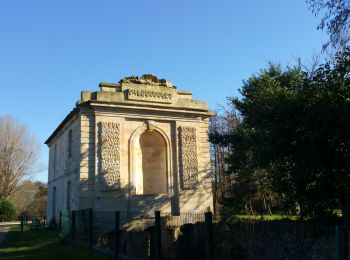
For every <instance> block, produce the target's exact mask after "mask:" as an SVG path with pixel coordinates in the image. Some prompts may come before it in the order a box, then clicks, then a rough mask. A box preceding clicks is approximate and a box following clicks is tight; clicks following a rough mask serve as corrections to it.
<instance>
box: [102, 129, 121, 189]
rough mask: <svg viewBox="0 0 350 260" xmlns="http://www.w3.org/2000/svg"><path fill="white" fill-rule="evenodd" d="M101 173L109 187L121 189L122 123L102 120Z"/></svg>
mask: <svg viewBox="0 0 350 260" xmlns="http://www.w3.org/2000/svg"><path fill="white" fill-rule="evenodd" d="M101 175H102V181H103V183H104V184H105V185H106V186H107V188H108V189H111V190H116V189H120V124H119V123H114V122H101Z"/></svg>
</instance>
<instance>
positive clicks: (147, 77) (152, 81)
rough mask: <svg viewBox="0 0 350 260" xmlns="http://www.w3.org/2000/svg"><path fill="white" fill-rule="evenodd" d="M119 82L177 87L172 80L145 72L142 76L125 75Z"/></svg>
mask: <svg viewBox="0 0 350 260" xmlns="http://www.w3.org/2000/svg"><path fill="white" fill-rule="evenodd" d="M119 83H133V84H145V85H152V86H162V87H167V88H176V87H175V86H174V85H173V84H172V83H171V82H169V81H167V80H165V79H158V78H157V77H156V76H154V75H152V74H144V75H142V76H141V77H140V78H139V77H138V76H130V77H125V78H123V79H121V80H120V81H119Z"/></svg>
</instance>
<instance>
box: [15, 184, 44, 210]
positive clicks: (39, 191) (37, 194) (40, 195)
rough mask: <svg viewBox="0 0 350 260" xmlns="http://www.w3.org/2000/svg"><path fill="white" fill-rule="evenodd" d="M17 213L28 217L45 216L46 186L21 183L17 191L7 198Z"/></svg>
mask: <svg viewBox="0 0 350 260" xmlns="http://www.w3.org/2000/svg"><path fill="white" fill-rule="evenodd" d="M9 200H10V201H11V202H12V203H13V204H14V205H15V208H16V210H17V212H21V213H22V212H23V213H25V214H26V215H28V216H41V217H43V216H45V215H46V204H47V185H46V184H44V183H42V182H32V181H30V180H26V181H23V182H22V183H21V184H20V185H19V188H18V190H17V191H16V192H15V193H14V194H12V195H11V196H10V197H9Z"/></svg>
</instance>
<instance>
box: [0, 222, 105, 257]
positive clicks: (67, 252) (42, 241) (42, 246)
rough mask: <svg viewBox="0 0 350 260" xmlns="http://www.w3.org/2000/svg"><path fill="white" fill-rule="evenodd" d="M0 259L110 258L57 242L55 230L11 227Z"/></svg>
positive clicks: (85, 248)
mask: <svg viewBox="0 0 350 260" xmlns="http://www.w3.org/2000/svg"><path fill="white" fill-rule="evenodd" d="M0 258H1V259H50V260H53V259H67V260H68V259H84V260H87V259H112V258H111V257H109V256H105V255H102V254H99V253H97V252H93V251H89V249H88V248H87V247H83V246H78V245H67V244H60V243H58V232H57V231H55V230H47V229H41V230H29V228H28V227H25V229H24V232H21V230H20V228H19V226H15V227H12V228H11V229H10V231H9V233H8V234H7V236H6V238H5V241H4V243H3V248H0Z"/></svg>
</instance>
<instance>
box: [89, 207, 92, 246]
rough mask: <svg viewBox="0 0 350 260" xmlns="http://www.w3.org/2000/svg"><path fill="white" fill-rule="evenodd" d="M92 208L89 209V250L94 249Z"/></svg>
mask: <svg viewBox="0 0 350 260" xmlns="http://www.w3.org/2000/svg"><path fill="white" fill-rule="evenodd" d="M92 213H93V212H92V208H90V209H89V249H92V221H93V219H92Z"/></svg>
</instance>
